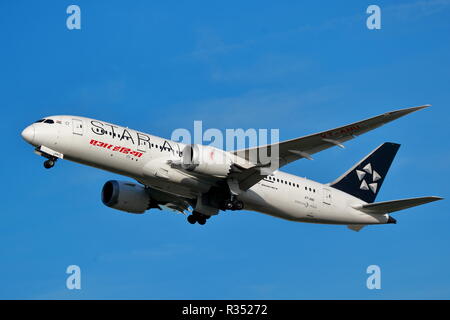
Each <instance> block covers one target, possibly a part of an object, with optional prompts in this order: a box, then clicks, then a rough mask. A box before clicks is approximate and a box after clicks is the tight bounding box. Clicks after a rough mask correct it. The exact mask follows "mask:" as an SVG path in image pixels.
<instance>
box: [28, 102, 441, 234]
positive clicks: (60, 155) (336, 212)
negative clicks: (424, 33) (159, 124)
mask: <svg viewBox="0 0 450 320" xmlns="http://www.w3.org/2000/svg"><path fill="white" fill-rule="evenodd" d="M426 107H429V105H424V106H419V107H412V108H406V109H400V110H396V111H391V112H386V113H384V114H381V115H378V116H376V117H372V118H369V119H366V120H362V121H358V122H355V123H351V124H349V125H345V126H342V127H338V128H334V129H331V130H326V131H322V132H319V133H315V134H311V135H307V136H303V137H300V138H296V139H291V140H287V141H281V142H278V143H275V144H267V145H263V146H256V147H252V148H246V149H240V150H234V151H224V150H221V149H218V148H215V147H212V146H208V145H201V144H183V143H179V142H174V141H171V140H168V139H164V138H161V137H157V136H153V135H150V134H147V133H144V132H140V131H137V130H132V129H129V128H128V127H123V126H119V125H115V124H111V123H108V122H105V121H100V120H95V119H90V118H85V117H80V116H71V115H60V116H49V117H45V118H43V119H40V120H38V121H36V122H35V123H33V124H31V125H29V126H27V127H26V128H25V129H24V130H23V131H22V134H21V135H22V137H23V139H24V140H25V141H26V142H28V143H29V144H31V145H32V146H34V147H35V150H34V151H35V153H36V154H38V155H40V156H42V157H44V158H46V161H45V162H44V167H45V168H47V169H49V168H52V167H53V166H54V165H55V163H56V161H57V160H60V159H66V160H70V161H74V162H77V163H80V164H83V165H88V166H91V167H95V168H98V169H103V170H106V171H110V172H113V173H117V174H120V175H123V176H126V177H128V178H131V179H133V181H117V180H110V181H107V182H106V183H105V184H104V186H103V188H102V191H101V199H102V202H103V203H104V204H105V205H106V206H108V207H110V208H113V209H117V210H120V211H124V212H128V213H134V214H142V213H144V212H145V211H147V210H149V209H160V210H162V209H163V208H168V209H171V210H173V211H175V212H180V213H183V214H185V215H186V214H187V213H186V212H188V214H187V221H188V222H189V223H190V224H195V223H198V224H199V225H204V224H205V223H206V221H207V220H208V219H209V218H210V217H212V216H214V215H217V214H218V213H219V212H220V211H227V210H232V211H235V210H243V209H246V210H249V211H256V212H260V213H263V214H267V215H270V216H273V217H277V218H281V219H285V220H289V221H296V222H308V223H318V224H333V225H346V226H348V228H349V229H351V230H354V231H359V230H361V229H362V228H363V227H365V226H367V225H379V224H394V223H396V220H395V219H394V218H393V217H392V216H391V213H393V212H397V211H399V210H403V209H407V208H411V207H414V206H418V205H422V204H425V203H429V202H432V201H436V200H442V199H443V198H440V197H436V196H429V197H419V198H409V199H401V200H391V201H382V202H375V199H376V197H377V194H378V192H379V190H380V188H381V186H382V184H383V181H384V179H385V177H386V175H387V173H388V170H389V167H390V166H391V163H392V161H393V159H394V157H395V155H396V154H397V151H398V149H399V147H400V145H399V144H397V143H393V142H385V143H383V144H381V145H380V146H378V147H377V148H376V149H374V150H373V151H372V152H371V153H369V154H368V155H367V156H366V157H365V158H363V159H362V160H361V161H359V162H358V163H356V164H355V165H354V166H353V167H351V168H350V169H349V170H348V171H346V172H345V173H344V174H342V175H341V176H340V177H339V178H337V179H336V180H334V181H332V182H330V183H326V184H322V183H319V182H316V181H312V180H308V179H306V178H301V177H299V176H295V175H292V174H289V173H286V172H282V171H280V170H279V169H280V168H281V167H283V166H285V165H287V164H289V163H291V162H293V161H296V160H299V159H308V160H312V155H313V154H315V153H317V152H320V151H323V150H325V149H328V148H331V147H335V146H338V147H341V148H343V147H344V146H343V143H344V142H346V141H349V140H351V139H354V138H356V137H357V136H359V135H361V134H363V133H366V132H368V131H371V130H373V129H375V128H378V127H380V126H382V125H384V124H386V123H388V122H391V121H393V120H396V119H398V118H400V117H403V116H405V115H407V114H409V113H412V112H415V111H418V110H421V109H424V108H426ZM255 152H256V154H257V156H256V157H254V156H253V157H252V156H251V155H254V154H255ZM264 152H265V153H264ZM271 153H273V155H272V156H273V157H271V158H270V159H272V160H273V159H275V160H276V161H273V163H276V165H272V163H267V161H266V160H265V159H263V158H264V157H262V156H260V155H261V154H271Z"/></svg>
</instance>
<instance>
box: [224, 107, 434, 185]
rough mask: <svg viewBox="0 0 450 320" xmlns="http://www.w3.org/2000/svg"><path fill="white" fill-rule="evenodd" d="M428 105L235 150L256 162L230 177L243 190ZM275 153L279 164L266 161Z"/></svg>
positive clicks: (235, 152) (246, 158)
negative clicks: (279, 170) (288, 165)
mask: <svg viewBox="0 0 450 320" xmlns="http://www.w3.org/2000/svg"><path fill="white" fill-rule="evenodd" d="M426 107H429V105H423V106H420V107H412V108H406V109H400V110H396V111H391V112H386V113H384V114H381V115H378V116H376V117H372V118H369V119H366V120H362V121H358V122H354V123H351V124H348V125H345V126H342V127H338V128H334V129H331V130H326V131H322V132H319V133H315V134H311V135H308V136H304V137H300V138H296V139H291V140H286V141H282V142H278V143H276V144H271V145H265V146H261V147H254V148H248V149H241V150H237V151H234V152H233V153H234V154H235V155H237V156H239V157H241V158H244V159H245V160H247V161H250V162H252V163H254V164H255V166H253V167H251V168H247V169H243V170H235V172H232V173H231V174H230V176H231V177H232V178H234V179H235V180H236V181H237V182H238V183H239V187H240V189H241V190H247V189H249V188H250V187H251V186H253V185H254V184H256V183H258V182H259V181H260V180H261V179H263V178H264V177H266V176H267V175H269V174H271V171H272V172H273V171H275V170H276V169H278V168H281V167H282V166H285V165H286V164H288V163H291V162H293V161H295V160H298V159H302V158H306V159H309V160H312V155H313V154H315V153H317V152H320V151H322V150H325V149H328V148H331V147H334V146H339V147H341V148H343V147H344V146H343V145H342V143H343V142H346V141H348V140H351V139H353V138H356V137H357V136H359V135H361V134H363V133H366V132H369V131H371V130H373V129H376V128H378V127H380V126H382V125H384V124H386V123H388V122H391V121H393V120H396V119H398V118H400V117H403V116H405V115H407V114H409V113H412V112H414V111H417V110H420V109H423V108H426ZM271 152H274V153H275V154H276V153H278V156H277V157H276V159H277V161H278V163H277V164H276V165H275V166H274V165H271V163H263V161H264V160H263V159H264V158H270V157H272V156H271ZM261 155H262V156H261ZM265 155H267V156H269V157H267V156H265ZM269 168H270V170H269Z"/></svg>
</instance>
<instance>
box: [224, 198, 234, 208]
mask: <svg viewBox="0 0 450 320" xmlns="http://www.w3.org/2000/svg"><path fill="white" fill-rule="evenodd" d="M224 207H225V210H233V207H234V205H233V201H231V200H226V201H225V204H224Z"/></svg>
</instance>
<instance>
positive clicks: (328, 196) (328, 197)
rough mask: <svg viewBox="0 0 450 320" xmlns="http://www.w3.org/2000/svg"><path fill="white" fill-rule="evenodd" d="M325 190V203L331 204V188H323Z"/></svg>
mask: <svg viewBox="0 0 450 320" xmlns="http://www.w3.org/2000/svg"><path fill="white" fill-rule="evenodd" d="M322 192H323V203H325V204H328V205H330V204H331V191H330V189H325V188H324V189H322Z"/></svg>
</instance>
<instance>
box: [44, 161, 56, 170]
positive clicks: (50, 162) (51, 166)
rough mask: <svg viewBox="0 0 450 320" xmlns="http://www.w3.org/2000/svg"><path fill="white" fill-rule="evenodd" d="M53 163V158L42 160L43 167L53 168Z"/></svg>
mask: <svg viewBox="0 0 450 320" xmlns="http://www.w3.org/2000/svg"><path fill="white" fill-rule="evenodd" d="M54 165H55V161H54V160H50V159H49V160H47V161H45V162H44V168H45V169H50V168H53V166H54Z"/></svg>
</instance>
